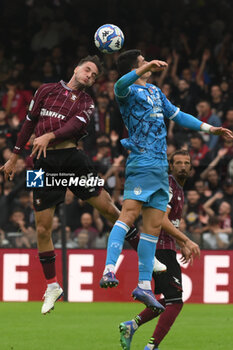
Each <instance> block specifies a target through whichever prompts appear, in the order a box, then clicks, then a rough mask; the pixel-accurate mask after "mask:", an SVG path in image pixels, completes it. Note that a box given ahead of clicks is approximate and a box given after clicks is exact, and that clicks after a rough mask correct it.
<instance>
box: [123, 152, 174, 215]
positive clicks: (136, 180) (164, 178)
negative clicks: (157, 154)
mask: <svg viewBox="0 0 233 350" xmlns="http://www.w3.org/2000/svg"><path fill="white" fill-rule="evenodd" d="M124 199H134V200H137V201H141V202H143V206H144V207H152V208H155V209H159V210H161V211H164V212H166V210H167V204H168V201H169V183H168V162H167V160H163V159H148V158H144V157H142V155H133V154H130V155H129V157H128V160H127V163H126V174H125V188H124Z"/></svg>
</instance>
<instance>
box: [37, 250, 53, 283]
mask: <svg viewBox="0 0 233 350" xmlns="http://www.w3.org/2000/svg"><path fill="white" fill-rule="evenodd" d="M55 257H56V255H55V252H54V250H50V251H49V252H43V253H39V258H40V262H41V265H42V268H43V272H44V276H45V278H46V281H47V284H49V283H54V282H57V276H56V267H55Z"/></svg>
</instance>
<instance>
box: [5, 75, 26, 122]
mask: <svg viewBox="0 0 233 350" xmlns="http://www.w3.org/2000/svg"><path fill="white" fill-rule="evenodd" d="M6 87H7V92H6V94H5V95H4V96H3V98H2V106H3V107H4V108H5V110H6V115H7V116H9V115H10V114H17V116H18V117H19V120H20V122H22V121H23V120H24V118H25V117H26V113H27V108H28V106H29V103H30V101H31V99H32V93H31V91H29V90H20V89H19V88H18V86H17V81H16V80H14V79H9V80H8V81H7V83H6Z"/></svg>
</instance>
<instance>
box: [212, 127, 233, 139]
mask: <svg viewBox="0 0 233 350" xmlns="http://www.w3.org/2000/svg"><path fill="white" fill-rule="evenodd" d="M210 132H211V134H213V135H221V136H223V137H224V138H226V139H230V140H233V132H232V131H231V130H229V129H226V128H222V127H221V126H220V127H215V126H211V128H210Z"/></svg>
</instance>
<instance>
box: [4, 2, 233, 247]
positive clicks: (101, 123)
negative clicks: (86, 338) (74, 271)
mask: <svg viewBox="0 0 233 350" xmlns="http://www.w3.org/2000/svg"><path fill="white" fill-rule="evenodd" d="M146 7H147V10H146V11H145V3H137V5H135V3H134V1H132V0H129V1H123V0H118V1H116V0H112V1H107V0H104V1H101V6H100V2H91V3H88V4H85V3H83V2H81V1H75V0H74V1H71V0H51V1H47V0H27V1H26V0H19V1H17V2H14V4H13V5H12V4H11V3H10V2H7V1H2V2H1V4H0V18H1V20H0V29H1V34H2V36H1V42H0V165H2V164H4V163H5V162H6V161H7V159H8V158H9V157H10V155H11V152H12V149H13V146H14V144H15V141H16V137H17V133H18V131H19V130H20V128H21V126H22V123H23V121H24V118H25V116H26V114H27V110H28V106H29V103H30V100H31V98H32V96H33V94H34V93H35V91H36V90H37V89H38V87H39V86H40V85H41V84H44V83H50V82H57V81H59V80H64V81H65V82H67V81H68V80H69V78H70V77H71V75H72V72H73V68H74V66H75V65H76V64H77V63H78V62H79V60H80V59H81V58H83V57H85V56H87V55H88V54H98V55H99V56H100V57H101V58H102V60H103V62H104V68H105V70H104V74H103V75H102V76H101V77H100V78H99V79H98V80H97V82H96V84H95V85H94V86H93V88H92V89H90V91H88V92H89V93H90V94H91V96H92V97H93V98H94V100H95V111H94V115H93V119H92V122H91V123H90V126H89V135H88V136H87V137H86V138H84V139H83V140H82V141H80V142H79V144H78V147H79V148H82V149H84V151H85V152H86V153H87V154H88V155H89V157H90V158H91V159H92V161H93V163H94V164H95V166H96V168H97V169H98V172H99V173H100V175H101V176H102V177H103V178H104V179H105V184H106V188H107V190H108V191H109V192H110V194H111V196H112V198H113V200H114V202H115V203H116V205H117V206H118V207H119V208H120V207H121V205H122V198H123V188H124V169H125V162H126V158H127V152H126V151H125V150H124V149H123V148H122V147H121V144H120V139H121V138H124V137H127V130H126V129H125V128H124V125H123V123H122V120H121V116H120V113H119V110H118V107H117V104H116V101H115V100H114V83H115V82H116V81H117V79H118V78H119V76H118V72H117V69H116V65H115V60H116V58H117V55H118V53H115V54H112V55H107V54H105V55H102V54H101V53H100V52H98V51H97V49H96V48H95V46H94V42H93V35H94V33H95V31H96V29H97V28H98V27H99V26H100V25H102V24H105V23H114V24H116V25H118V26H119V27H120V28H121V29H122V30H123V32H124V34H125V45H124V49H131V48H138V49H141V50H142V53H143V55H144V56H145V57H146V58H147V60H150V59H152V58H156V59H161V60H166V61H167V62H168V63H169V66H168V68H167V69H166V70H165V71H163V73H162V74H161V73H160V74H153V75H152V76H151V80H150V82H151V83H154V84H156V85H157V86H158V87H159V88H160V89H161V90H162V91H163V93H164V94H165V95H166V96H167V98H168V99H169V100H170V101H171V102H172V103H173V104H175V105H176V106H178V107H180V109H181V110H182V111H184V112H187V113H190V114H193V115H194V116H196V117H197V118H199V119H200V120H202V121H203V122H207V123H210V124H212V125H214V126H219V125H223V126H224V127H227V128H229V129H231V130H233V40H232V36H233V21H232V15H233V2H232V1H227V0H221V1H220V2H219V1H215V0H213V1H208V0H200V1H189V0H177V1H172V0H170V1H169V0H167V1H161V0H157V1H152V0H148V1H147V6H146ZM148 8H149V11H148ZM166 125H167V144H168V150H167V152H168V157H169V155H170V154H171V153H172V152H173V151H175V150H176V149H180V148H185V149H188V150H189V152H190V155H191V159H192V165H193V168H192V173H191V177H190V178H189V180H188V181H187V184H186V185H185V188H184V189H185V207H184V213H183V219H182V220H181V223H180V228H181V230H182V231H183V232H185V233H186V234H187V235H188V236H189V237H190V238H192V239H193V240H194V241H196V242H197V243H199V244H200V246H201V248H203V249H233V230H232V226H233V225H232V222H233V141H225V140H223V139H222V138H221V137H219V136H209V135H207V134H203V133H196V132H195V133H194V132H191V131H190V130H184V129H181V128H180V127H179V126H177V125H175V124H174V122H172V121H170V122H169V121H166ZM33 139H34V135H32V137H31V138H30V140H29V141H28V143H27V144H26V146H25V149H24V150H23V153H22V155H21V157H20V158H19V159H18V161H17V169H16V174H15V178H14V180H13V181H12V182H4V179H3V176H2V174H0V213H1V214H0V247H3V248H5V247H6V248H7V247H16V248H34V247H36V233H35V219H34V214H33V203H32V192H31V191H28V190H27V189H26V187H25V173H26V170H27V169H32V167H33V161H32V159H31V158H30V153H31V149H32V143H33ZM65 218H66V227H65V231H66V239H67V247H68V248H80V249H83V248H105V247H106V242H107V237H108V234H109V232H110V230H111V223H110V222H107V221H106V220H105V219H104V218H103V217H102V216H100V215H99V213H98V212H97V211H96V210H93V208H92V207H91V206H89V205H88V204H86V203H85V202H83V201H82V200H80V199H77V198H74V196H73V194H72V193H71V192H70V191H67V194H66V199H65ZM136 225H137V227H138V229H139V231H140V228H141V219H140V218H139V219H138V221H137V223H136ZM61 231H62V225H61V217H60V212H59V208H57V210H56V215H55V217H54V222H53V240H54V243H55V247H56V248H60V247H61ZM125 248H129V246H128V245H127V243H126V244H125Z"/></svg>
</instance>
